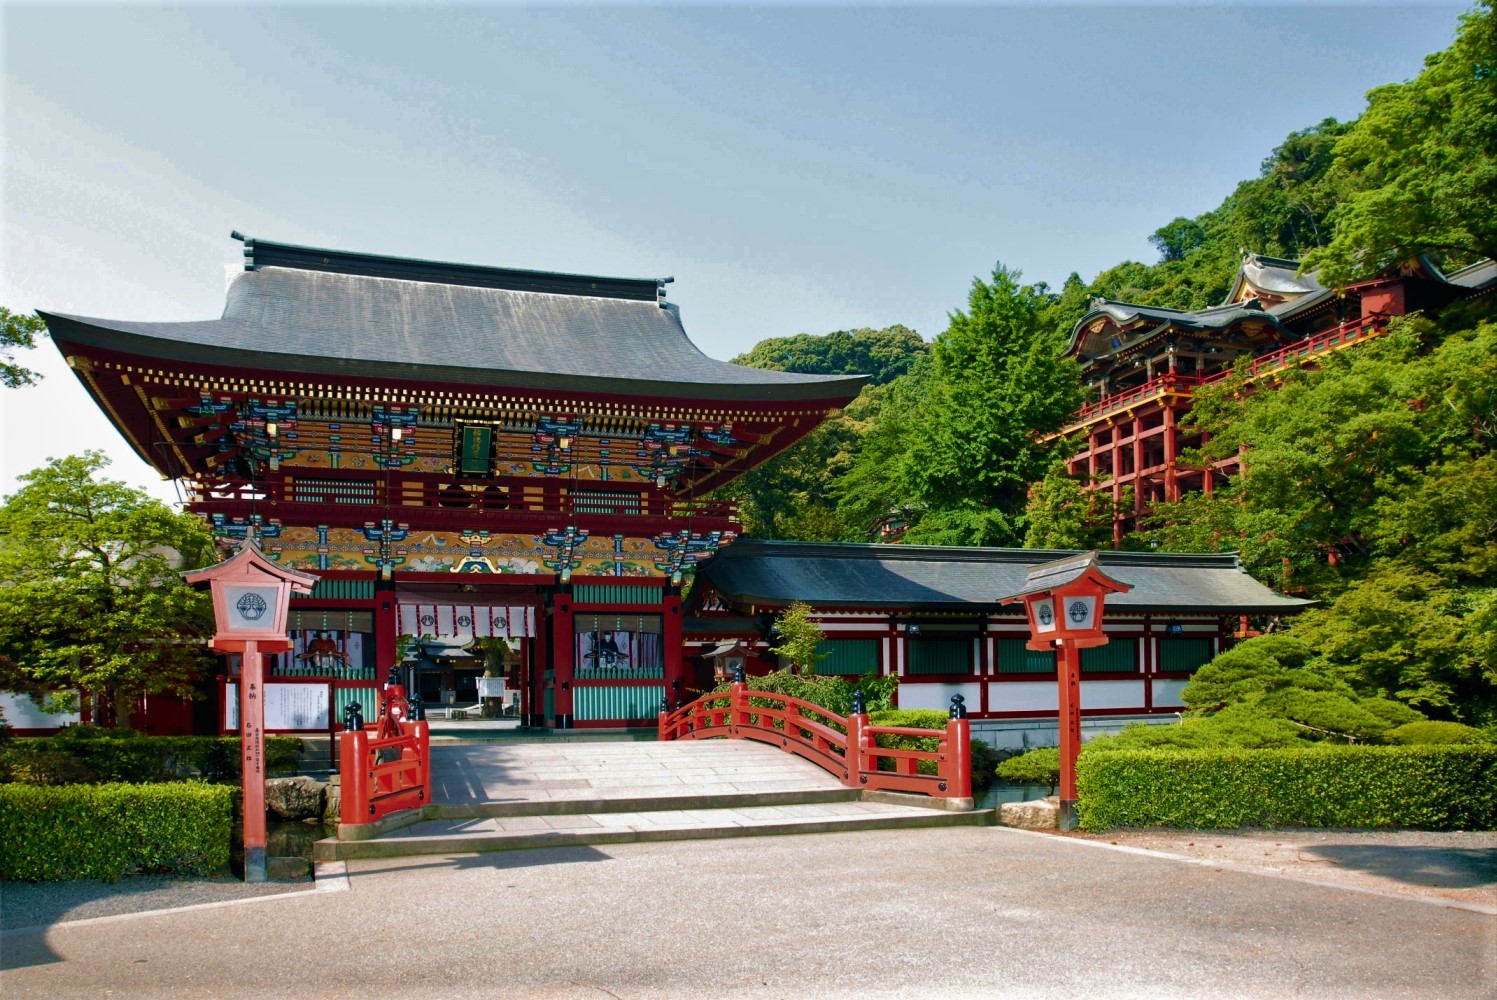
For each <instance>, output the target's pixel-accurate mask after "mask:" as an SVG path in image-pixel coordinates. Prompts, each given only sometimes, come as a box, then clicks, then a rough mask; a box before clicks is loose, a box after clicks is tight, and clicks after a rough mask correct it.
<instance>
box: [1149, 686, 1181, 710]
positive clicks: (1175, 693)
mask: <svg viewBox="0 0 1497 1000" xmlns="http://www.w3.org/2000/svg"><path fill="white" fill-rule="evenodd" d="M1188 683H1189V681H1177V680H1157V681H1154V682H1153V684H1154V707H1155V708H1169V707H1171V706H1183V705H1184V704H1185V703H1184V702H1183V701H1181V700H1180V692H1181V691H1184V690H1185V685H1186V684H1188Z"/></svg>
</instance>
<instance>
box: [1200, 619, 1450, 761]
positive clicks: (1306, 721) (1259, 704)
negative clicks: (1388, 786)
mask: <svg viewBox="0 0 1497 1000" xmlns="http://www.w3.org/2000/svg"><path fill="white" fill-rule="evenodd" d="M1327 667H1328V664H1326V663H1325V662H1324V661H1323V660H1321V659H1319V658H1317V657H1316V655H1315V648H1314V645H1313V644H1312V643H1309V642H1306V641H1304V639H1302V638H1301V637H1300V636H1299V635H1297V634H1292V635H1265V636H1259V637H1258V638H1255V639H1249V640H1247V641H1246V642H1243V643H1240V644H1238V645H1237V646H1234V647H1233V648H1232V649H1229V650H1227V651H1226V652H1225V653H1222V654H1221V655H1220V656H1218V657H1217V658H1216V659H1214V660H1212V661H1211V662H1210V663H1208V664H1206V665H1205V666H1203V667H1201V669H1200V670H1198V671H1197V672H1196V674H1195V676H1194V677H1192V678H1191V681H1190V683H1189V684H1187V685H1186V686H1185V690H1184V692H1183V694H1182V696H1181V697H1182V700H1183V701H1184V702H1185V704H1186V706H1187V707H1188V708H1190V709H1191V710H1192V711H1193V712H1194V713H1196V714H1197V715H1203V716H1212V715H1217V714H1223V713H1227V710H1229V709H1230V710H1231V713H1230V714H1227V721H1229V722H1233V723H1236V724H1239V725H1243V724H1247V725H1251V726H1252V727H1253V728H1257V729H1260V730H1262V729H1263V723H1265V722H1266V723H1268V724H1270V725H1277V726H1278V727H1279V729H1280V731H1281V732H1288V731H1289V730H1288V729H1285V728H1284V726H1283V724H1284V723H1287V724H1288V725H1289V726H1292V727H1293V728H1294V729H1295V730H1297V731H1298V733H1297V735H1298V737H1299V738H1302V739H1307V740H1312V741H1314V740H1323V739H1333V740H1336V739H1339V740H1355V741H1368V740H1375V739H1377V738H1378V737H1379V736H1381V735H1382V734H1383V733H1384V732H1386V731H1387V730H1389V729H1391V728H1392V727H1393V726H1395V725H1402V724H1403V723H1405V722H1415V721H1418V720H1419V719H1421V718H1422V717H1423V716H1422V715H1421V714H1420V713H1418V712H1416V711H1414V710H1413V709H1411V708H1409V707H1408V706H1406V705H1403V704H1401V703H1399V702H1396V701H1392V700H1390V699H1387V698H1382V697H1378V696H1377V695H1362V694H1359V693H1358V692H1357V690H1356V689H1355V688H1353V686H1352V685H1351V684H1349V683H1347V682H1346V681H1345V680H1343V679H1342V678H1340V677H1338V676H1336V672H1335V671H1334V670H1331V669H1327ZM1253 720H1257V721H1256V722H1254V721H1253ZM1239 745H1241V744H1239ZM1268 745H1272V744H1268Z"/></svg>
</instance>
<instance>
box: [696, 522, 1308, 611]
mask: <svg viewBox="0 0 1497 1000" xmlns="http://www.w3.org/2000/svg"><path fill="white" fill-rule="evenodd" d="M1072 554H1074V553H1071V552H1068V551H1058V550H1049V549H996V548H956V547H946V546H934V545H878V544H852V543H832V542H825V543H822V542H817V543H807V542H777V541H759V540H756V539H740V540H738V541H737V542H735V543H734V544H733V545H732V546H730V547H728V548H725V549H723V550H722V551H720V552H718V553H717V555H715V556H713V557H712V559H710V560H709V561H707V562H705V563H703V564H702V566H701V567H700V568H699V569H698V574H699V578H700V579H703V580H705V581H707V582H708V583H709V584H710V585H711V586H712V588H713V589H714V590H715V591H716V592H717V593H718V594H720V595H721V596H722V597H723V598H725V599H726V600H727V601H729V602H730V603H732V604H735V605H754V606H756V607H780V606H783V605H786V604H789V603H791V602H794V601H804V602H806V603H807V604H810V605H811V606H813V607H815V608H817V609H844V610H883V609H890V610H895V609H899V610H904V609H908V610H913V611H926V612H948V613H950V612H956V613H961V612H967V613H977V612H994V611H999V610H1001V609H1000V607H999V603H1000V601H1001V599H1002V598H1004V597H1006V596H1008V595H1010V594H1014V593H1017V592H1019V591H1021V590H1023V589H1024V585H1025V580H1026V578H1027V575H1028V572H1029V569H1030V567H1032V566H1036V565H1039V564H1041V563H1046V562H1050V561H1051V560H1054V559H1058V558H1061V557H1064V556H1067V555H1072ZM1098 561H1099V563H1100V565H1101V566H1102V568H1103V570H1104V571H1105V572H1106V573H1107V575H1108V576H1110V577H1112V578H1114V579H1116V580H1118V581H1119V582H1121V583H1127V584H1131V585H1132V587H1133V589H1132V590H1131V591H1129V592H1128V593H1125V594H1114V595H1112V596H1111V597H1110V598H1108V602H1107V603H1108V608H1109V609H1111V610H1114V611H1119V612H1145V611H1157V612H1165V613H1170V612H1181V613H1183V612H1206V613H1213V614H1282V613H1287V612H1293V611H1298V610H1300V609H1301V608H1303V607H1305V606H1306V605H1308V604H1310V603H1312V602H1310V601H1305V600H1301V599H1299V598H1293V597H1284V596H1282V595H1280V594H1277V593H1275V592H1273V591H1272V590H1270V589H1268V588H1267V587H1265V586H1264V585H1263V584H1261V583H1259V582H1258V581H1257V580H1255V579H1253V577H1251V576H1249V575H1248V573H1247V571H1246V570H1244V569H1243V568H1242V564H1241V562H1240V561H1239V560H1238V558H1237V556H1236V555H1235V554H1232V553H1226V554H1221V555H1211V554H1206V555H1179V554H1173V553H1162V552H1102V553H1101V554H1100V557H1099V560H1098ZM1007 610H1014V611H1015V613H1016V614H1017V613H1019V612H1018V611H1017V610H1015V609H1012V608H1010V609H1007Z"/></svg>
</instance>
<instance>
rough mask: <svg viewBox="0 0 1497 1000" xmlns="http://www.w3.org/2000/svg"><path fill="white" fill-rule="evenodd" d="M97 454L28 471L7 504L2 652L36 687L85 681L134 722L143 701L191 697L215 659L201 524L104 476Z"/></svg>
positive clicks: (0, 591)
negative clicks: (187, 576) (188, 573)
mask: <svg viewBox="0 0 1497 1000" xmlns="http://www.w3.org/2000/svg"><path fill="white" fill-rule="evenodd" d="M107 463H108V459H106V458H105V457H104V456H103V455H101V454H100V453H98V452H88V453H86V454H84V455H82V456H72V457H68V458H62V459H54V460H52V461H51V462H50V463H48V464H47V465H46V466H44V467H43V468H40V469H36V470H34V471H32V472H29V473H27V474H26V475H24V476H21V477H20V481H21V483H22V486H21V488H20V489H19V490H17V491H16V492H15V493H13V494H12V495H10V496H8V497H6V498H5V500H4V503H3V505H0V581H3V582H4V586H0V655H4V656H6V657H8V658H9V659H10V660H11V661H13V662H14V664H15V665H16V667H17V668H18V669H19V670H20V671H21V672H22V673H23V674H24V675H25V677H27V678H29V679H30V681H31V682H32V683H33V684H34V685H35V686H36V687H42V688H82V689H84V690H86V691H89V692H92V693H94V694H95V695H96V696H97V697H98V698H99V701H100V706H101V707H103V706H104V705H108V706H110V707H112V709H113V713H114V715H115V717H116V719H117V720H118V721H119V723H120V724H121V725H125V724H128V721H129V716H130V713H131V709H132V707H133V705H134V703H135V700H136V698H137V697H139V696H140V695H143V694H156V693H160V692H173V693H177V694H188V693H190V691H191V685H192V681H193V680H194V678H195V677H196V675H197V672H198V671H199V670H200V669H202V668H203V667H205V666H206V665H207V664H208V663H209V662H211V661H209V660H208V658H207V653H206V650H205V649H204V647H203V644H202V640H203V638H204V637H205V636H207V635H210V634H211V633H212V624H213V619H212V610H211V607H210V606H209V602H208V599H207V596H206V595H204V594H199V593H197V592H195V591H193V590H192V589H191V588H189V587H187V586H186V585H185V584H184V583H183V582H182V580H181V577H180V575H179V573H180V570H182V569H190V568H195V567H198V566H202V565H206V564H207V563H208V562H209V561H210V560H211V559H212V558H213V552H214V547H213V538H212V536H211V534H210V533H209V532H208V530H207V528H206V527H205V526H204V525H203V522H202V521H201V520H199V519H198V518H196V517H193V516H191V515H188V514H178V513H175V512H173V511H172V510H171V509H170V508H168V507H167V506H166V505H165V504H162V503H161V502H160V501H157V500H154V499H152V498H151V497H149V496H147V495H146V494H144V493H142V492H140V491H139V490H136V489H133V488H131V487H129V486H126V485H125V484H123V483H120V482H117V481H115V480H109V479H102V478H99V477H98V473H99V472H100V471H101V470H102V469H103V468H104V466H105V465H106V464H107Z"/></svg>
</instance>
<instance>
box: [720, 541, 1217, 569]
mask: <svg viewBox="0 0 1497 1000" xmlns="http://www.w3.org/2000/svg"><path fill="white" fill-rule="evenodd" d="M757 547H766V548H779V549H787V550H798V551H801V552H806V553H812V552H815V551H817V550H835V551H838V552H841V553H844V554H846V555H850V556H863V557H867V558H875V559H898V560H915V559H929V558H930V557H931V556H933V555H934V556H946V557H947V560H946V561H954V557H958V556H962V555H966V556H976V557H982V556H989V557H994V556H1009V557H1013V559H1014V561H1018V560H1020V559H1027V560H1033V561H1034V562H1036V563H1040V562H1046V561H1049V560H1053V559H1062V558H1065V557H1067V556H1072V555H1078V554H1081V553H1084V552H1087V551H1090V550H1088V549H1024V548H1007V547H1002V546H996V545H910V544H907V543H904V542H901V543H899V544H898V545H890V544H888V543H886V542H801V541H795V540H793V539H784V538H740V539H738V541H736V542H734V543H733V545H732V546H731V547H729V548H727V549H724V550H723V551H724V553H727V554H729V555H735V556H742V555H744V554H748V553H751V551H752V550H753V549H754V548H757ZM1099 558H1100V559H1101V561H1102V562H1103V563H1105V564H1111V565H1114V566H1122V565H1149V564H1153V563H1170V564H1174V565H1181V564H1188V563H1191V562H1195V561H1199V562H1203V563H1211V564H1216V563H1232V564H1237V563H1240V562H1241V559H1240V556H1239V554H1238V553H1237V552H1153V551H1151V552H1135V551H1131V550H1127V549H1104V550H1102V551H1101V553H1100V557H1099Z"/></svg>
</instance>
